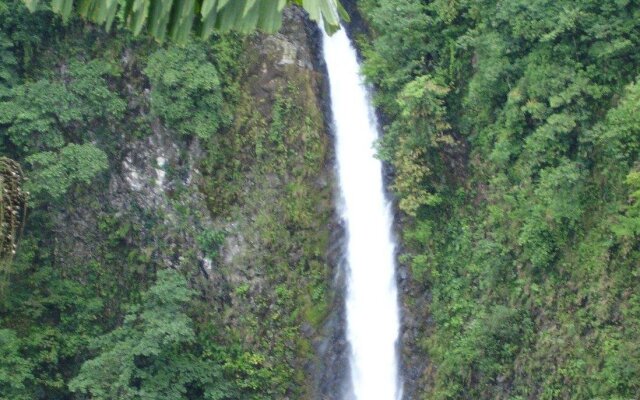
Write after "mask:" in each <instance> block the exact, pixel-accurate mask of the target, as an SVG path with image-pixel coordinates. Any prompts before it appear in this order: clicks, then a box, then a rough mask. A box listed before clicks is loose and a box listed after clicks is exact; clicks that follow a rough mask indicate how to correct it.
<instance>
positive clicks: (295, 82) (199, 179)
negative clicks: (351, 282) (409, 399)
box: [0, 0, 332, 400]
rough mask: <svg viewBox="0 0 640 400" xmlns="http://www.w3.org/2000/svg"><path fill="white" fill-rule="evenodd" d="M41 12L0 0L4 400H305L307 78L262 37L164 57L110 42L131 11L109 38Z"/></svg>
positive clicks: (311, 145)
mask: <svg viewBox="0 0 640 400" xmlns="http://www.w3.org/2000/svg"><path fill="white" fill-rule="evenodd" d="M29 3H30V4H31V5H34V4H35V3H37V2H29ZM47 3H49V2H40V4H39V5H38V11H37V12H33V13H32V12H30V11H29V10H28V9H27V7H26V6H25V5H24V2H23V1H21V0H0V178H1V179H0V189H2V191H3V194H4V195H3V197H2V202H1V203H0V218H1V219H0V222H1V223H2V227H1V228H2V243H0V246H1V247H0V260H1V264H0V360H1V361H0V399H2V400H5V399H6V400H22V399H25V400H27V399H29V400H33V399H53V400H62V399H87V398H92V399H105V400H106V399H109V400H111V399H141V398H145V399H189V400H195V399H212V400H213V399H219V400H234V399H238V400H239V399H242V400H246V399H249V400H252V399H253V400H267V399H274V398H287V397H288V398H308V397H309V396H310V395H311V391H312V388H311V384H312V383H310V382H309V380H308V379H307V378H306V376H305V371H306V370H307V369H308V368H309V366H310V365H311V364H312V362H313V357H314V349H313V347H312V345H311V342H312V340H314V339H315V338H314V336H313V335H316V334H317V333H316V332H317V329H318V328H319V326H320V325H321V324H322V322H323V320H324V318H325V316H326V311H327V306H326V304H328V303H329V301H330V299H329V293H328V291H327V284H328V282H329V281H330V280H329V271H328V268H327V266H326V261H325V251H326V249H327V247H328V246H327V240H328V236H329V232H328V228H327V227H328V226H329V223H328V221H329V219H330V218H331V217H332V214H331V202H330V200H331V196H332V190H331V184H330V182H326V183H324V184H323V185H320V184H318V180H320V179H326V178H327V174H326V173H325V172H326V170H325V168H326V167H325V165H326V163H325V158H326V151H327V148H328V146H329V143H328V140H327V139H326V138H325V135H324V126H323V118H322V114H321V111H320V106H319V104H318V99H317V92H316V90H317V89H316V86H315V85H316V84H317V82H316V79H317V76H316V75H315V74H316V73H315V72H314V71H312V70H307V69H304V68H297V67H293V66H291V68H289V66H286V67H281V66H279V65H278V61H279V60H280V57H281V56H282V54H279V53H278V51H279V49H277V48H275V49H274V48H269V49H268V51H267V50H265V49H266V46H262V45H261V44H260V43H261V41H262V40H264V36H262V35H259V34H254V35H250V36H242V35H240V34H237V33H226V34H220V33H215V34H210V37H209V39H207V40H202V41H201V40H194V41H193V42H191V43H189V44H184V45H179V46H178V45H174V44H170V43H169V44H165V45H160V44H158V43H157V42H155V41H153V40H152V39H150V38H146V37H143V35H141V36H139V37H135V33H137V32H133V33H130V32H128V31H126V30H120V29H121V28H122V27H129V28H131V27H132V25H131V23H132V22H131V21H132V19H127V18H128V17H127V12H129V11H130V10H128V9H127V10H125V9H121V10H120V11H118V13H117V14H116V16H115V19H114V25H113V29H114V30H116V29H117V32H105V31H104V29H102V28H101V27H99V26H95V25H92V24H91V23H87V22H86V21H83V20H81V19H79V18H76V17H74V14H73V13H72V14H71V15H70V16H69V17H68V20H66V21H65V20H63V18H61V17H60V16H58V15H56V14H55V13H53V12H51V11H50V10H48V8H49V7H48V4H47ZM89 3H90V2H78V1H76V2H74V3H73V6H74V7H78V8H77V9H76V11H78V12H79V13H80V14H83V15H85V16H88V18H89V19H94V20H95V19H99V18H98V17H97V16H96V15H98V14H95V15H94V14H92V13H99V12H102V11H104V10H102V9H100V10H102V11H100V10H99V7H98V8H91V7H89V8H87V9H83V8H82V7H83V6H86V5H88V4H89ZM100 3H101V4H104V5H109V4H110V5H113V6H114V7H115V5H118V4H125V2H100ZM138 3H140V4H142V3H144V2H136V4H138ZM150 3H151V2H147V3H145V4H146V5H144V7H147V8H148V7H149V4H150ZM153 3H154V4H155V3H157V2H155V1H154V2H153ZM158 3H159V2H158ZM169 3H171V2H164V3H163V4H169ZM174 3H176V4H177V3H178V2H174ZM185 3H186V2H185ZM196 3H197V4H198V7H200V5H201V4H202V5H204V4H205V3H207V4H209V5H210V4H211V2H190V4H196ZM213 3H216V2H213ZM224 3H228V4H234V5H235V4H239V3H240V2H218V5H219V7H222V8H220V10H222V11H220V12H223V11H224V12H227V11H226V8H225V7H224ZM249 3H251V5H255V9H254V8H249V7H248V8H247V9H246V10H245V11H247V18H253V15H254V12H255V11H256V10H257V9H258V8H260V7H262V9H264V7H266V5H277V6H278V7H280V8H279V10H281V9H282V7H283V6H284V4H285V2H284V1H283V2H268V4H267V2H249ZM305 3H307V2H305ZM96 4H97V2H96ZM308 4H309V5H311V6H312V7H314V4H315V5H318V7H320V6H319V4H324V3H322V2H308ZM327 4H329V3H327ZM70 5H71V2H64V1H62V2H61V1H53V2H51V7H52V8H54V9H55V10H56V11H57V12H60V13H62V14H65V13H66V11H65V10H69V9H70V8H68V7H69V6H70ZM229 7H231V6H229ZM235 11H236V12H237V11H238V10H235ZM145 12H146V11H145ZM323 12H326V10H325V11H323ZM100 15H102V14H100ZM171 15H172V17H173V16H175V15H177V13H176V14H171ZM129 17H130V15H129ZM271 17H273V18H276V15H275V14H274V15H271V16H269V18H271ZM154 18H155V17H153V18H152V17H151V16H150V17H149V19H147V20H146V21H144V20H140V21H138V22H136V23H138V24H141V25H140V26H141V27H142V28H145V27H146V28H145V29H147V30H151V24H154V23H156V22H154V21H155V20H154ZM220 18H222V17H220ZM225 18H226V17H225ZM243 18H244V17H243ZM279 18H280V14H279V12H278V13H277V21H278V23H279ZM125 20H126V21H125ZM221 21H222V20H221ZM274 21H275V20H274ZM274 21H271V22H269V23H270V24H273V23H275V22H274ZM98 22H99V23H102V22H107V23H108V21H102V20H100V21H98ZM227 22H228V21H227ZM255 22H256V21H253V23H255ZM217 23H218V22H216V24H217ZM220 23H221V22H220ZM233 23H234V24H235V23H240V22H239V21H235V22H233ZM260 23H262V22H260ZM265 23H266V22H265ZM293 23H295V24H298V25H299V26H297V27H293V29H298V30H301V31H302V32H304V26H303V25H302V23H299V22H298V21H294V22H293ZM199 24H200V22H196V23H195V24H194V26H195V27H196V30H197V29H200V28H202V27H201V26H200V25H199ZM228 27H229V28H230V27H232V26H231V25H229V26H228ZM233 27H236V28H242V27H238V26H236V25H233ZM142 28H141V29H142ZM274 28H275V25H273V26H272V27H271V28H269V29H274ZM163 29H164V28H163ZM175 29H178V28H175ZM179 29H183V28H179ZM242 29H248V27H246V26H245V28H242ZM242 29H241V30H242ZM289 29H292V28H289ZM134 31H135V29H134ZM188 31H189V32H190V28H189V30H188ZM166 34H167V35H168V36H170V37H171V38H172V39H175V40H181V38H182V36H181V35H182V33H177V31H176V32H173V31H171V29H169V32H167V33H166ZM156 39H161V37H158V35H156ZM296 40H297V39H296ZM300 40H302V39H300ZM271 53H273V54H271ZM265 57H270V59H269V61H268V62H267V64H266V65H267V67H268V68H274V69H275V68H279V69H278V70H277V71H275V72H274V73H271V72H272V71H270V73H269V74H264V75H268V76H269V78H268V79H271V81H269V82H259V81H256V80H257V79H260V77H261V74H260V73H257V74H256V73H255V71H261V70H262V68H263V63H264V62H265ZM287 68H288V69H287ZM12 160H15V161H12ZM23 175H24V177H25V178H26V179H23ZM26 191H28V192H29V194H28V203H29V209H28V215H27V217H26V222H25V215H24V212H25V207H24V203H25V201H26V198H27V194H26ZM18 237H20V240H17V238H18ZM16 243H17V248H16V247H15V245H16ZM225 246H226V247H231V248H232V249H231V250H229V249H227V250H226V251H227V253H232V255H229V254H226V253H224V252H225ZM234 246H235V247H237V249H236V248H234ZM232 250H233V251H232ZM14 251H15V255H14ZM303 326H305V327H307V329H306V330H305V332H302V327H303Z"/></svg>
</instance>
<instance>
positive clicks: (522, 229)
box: [358, 0, 640, 399]
mask: <svg viewBox="0 0 640 400" xmlns="http://www.w3.org/2000/svg"><path fill="white" fill-rule="evenodd" d="M358 4H359V7H360V10H361V12H362V13H363V15H364V17H365V19H366V20H367V21H368V23H369V27H370V29H371V36H372V41H371V42H369V41H365V40H362V41H361V43H362V47H363V52H364V55H365V59H366V61H365V72H366V75H367V77H368V78H369V80H370V81H371V82H372V83H373V84H374V85H375V86H376V87H377V89H378V90H377V93H376V102H377V104H378V105H379V107H380V109H381V110H382V111H383V113H384V114H386V121H387V122H388V123H387V126H386V127H385V136H384V139H383V140H382V143H381V145H380V152H381V155H382V157H383V158H384V159H385V160H387V161H389V162H390V163H391V164H392V165H393V167H394V170H395V178H394V180H393V182H394V183H393V188H394V189H395V193H396V195H397V197H398V200H399V201H398V204H399V207H400V209H401V210H402V211H404V213H405V218H404V221H403V232H402V237H403V240H404V244H405V246H406V247H405V249H406V253H405V254H404V255H403V256H402V260H403V262H404V263H405V265H406V266H407V267H408V268H409V269H410V271H411V282H412V283H411V287H412V291H411V295H409V296H408V297H407V298H406V299H405V300H406V304H407V306H408V307H409V308H410V309H411V310H412V311H413V313H414V314H413V315H422V316H423V317H422V318H423V320H422V321H421V322H419V323H418V325H417V326H419V329H418V331H416V332H414V333H415V334H416V337H415V338H414V341H412V342H411V343H407V344H406V345H407V350H406V351H407V353H411V352H413V353H420V356H418V358H420V359H422V360H430V361H431V363H432V365H431V366H430V367H429V368H427V369H425V371H424V375H423V377H422V378H421V380H420V382H419V383H417V384H416V386H417V387H418V389H417V390H418V392H419V393H416V394H414V395H413V396H412V398H429V399H463V398H464V399H630V398H635V397H638V395H640V384H639V382H640V342H639V341H638V338H637V332H638V329H639V327H640V296H639V294H638V290H637V288H638V287H640V274H639V273H638V265H639V263H640V250H639V248H638V240H640V237H639V236H638V233H639V231H638V225H637V224H638V221H639V220H638V216H639V214H638V195H639V193H638V188H639V185H638V183H639V179H638V177H639V174H638V168H639V165H638V162H639V161H640V160H639V158H638V155H639V154H638V149H639V148H640V147H639V146H640V120H639V119H638V118H639V117H638V116H639V115H640V114H639V113H638V110H640V98H639V97H638V93H639V92H638V90H639V83H638V79H640V53H639V52H638V48H640V4H639V3H638V2H637V1H633V0H621V1H600V0H585V1H573V0H563V1H557V0H555V1H550V0H535V1H530V0H510V1H493V0H488V1H466V0H458V1H440V0H434V1H422V0H397V1H383V0H362V1H359V2H358ZM421 299H422V300H421ZM411 357H413V358H414V359H415V358H416V356H415V354H413V355H411V354H408V355H407V359H411ZM420 396H423V397H420Z"/></svg>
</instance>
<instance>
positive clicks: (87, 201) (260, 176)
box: [16, 8, 346, 399]
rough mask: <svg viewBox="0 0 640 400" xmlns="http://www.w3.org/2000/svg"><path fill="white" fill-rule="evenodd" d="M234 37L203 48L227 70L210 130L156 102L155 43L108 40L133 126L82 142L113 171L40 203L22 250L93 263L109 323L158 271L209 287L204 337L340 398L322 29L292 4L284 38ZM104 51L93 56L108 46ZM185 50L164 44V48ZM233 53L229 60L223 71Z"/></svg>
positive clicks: (299, 393) (77, 270) (274, 387)
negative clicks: (197, 131) (151, 63)
mask: <svg viewBox="0 0 640 400" xmlns="http://www.w3.org/2000/svg"><path fill="white" fill-rule="evenodd" d="M70 29H76V31H73V32H71V31H70V32H67V33H65V34H62V35H61V37H64V36H65V35H69V36H73V35H78V34H79V33H80V32H82V34H85V35H94V36H96V37H98V39H97V41H98V42H100V41H103V42H102V43H109V40H111V39H109V38H108V36H102V35H103V34H102V33H101V32H99V31H98V32H96V31H95V30H94V29H95V28H92V27H88V28H87V27H84V28H83V27H78V26H76V27H75V28H70ZM61 40H62V39H61ZM65 40H66V39H65ZM230 41H231V42H233V43H235V44H234V46H236V47H235V50H233V51H230V54H225V53H221V54H219V53H216V51H217V50H216V49H219V48H222V47H217V48H216V47H215V46H214V48H213V49H209V50H207V51H208V52H210V55H209V56H210V57H212V59H216V58H217V59H223V60H222V61H216V62H214V64H215V65H216V67H217V68H218V72H220V73H221V74H225V73H228V74H231V75H233V77H232V78H229V77H228V76H222V77H221V80H222V81H223V83H222V87H223V88H224V89H223V92H224V95H225V96H226V97H225V102H226V103H225V104H224V105H223V106H222V107H223V108H225V107H226V112H227V113H228V115H229V116H230V118H229V120H228V121H227V122H226V123H224V127H223V128H221V129H219V130H218V131H217V132H216V133H215V134H214V136H212V137H209V138H202V137H199V136H198V135H193V134H189V133H187V132H184V131H180V126H182V125H180V124H183V125H184V124H186V123H187V122H189V121H187V122H184V121H182V122H180V123H171V121H169V119H168V117H167V116H166V115H164V116H163V115H162V114H158V113H156V112H155V111H154V109H153V106H150V104H151V105H153V101H154V100H157V98H158V97H155V98H154V96H159V95H158V94H157V93H159V91H158V88H157V87H155V86H154V82H155V81H154V79H151V78H150V77H149V75H150V74H151V72H149V71H150V69H148V67H147V65H146V63H147V59H148V57H149V54H153V53H154V52H155V51H156V50H155V47H154V46H155V45H154V44H151V43H149V42H145V41H142V42H140V41H129V42H125V43H124V44H121V45H117V46H114V48H110V49H109V51H112V52H113V53H115V54H117V58H118V60H117V62H116V63H117V64H118V65H119V68H121V73H120V75H119V76H117V77H113V78H112V80H111V82H110V85H111V88H112V90H115V91H118V93H119V94H120V96H121V97H123V98H124V99H125V100H126V103H127V110H126V113H127V115H126V116H125V117H123V118H124V121H125V122H124V123H123V124H122V125H118V127H119V128H120V129H121V131H120V132H119V134H118V136H115V137H113V138H111V139H112V141H109V140H105V139H104V138H100V137H99V136H97V137H94V138H91V137H87V138H83V140H94V143H96V145H97V146H98V147H99V148H101V149H103V150H104V151H105V152H106V153H107V154H108V155H109V167H108V169H107V170H106V171H105V172H104V173H103V174H101V175H100V176H99V177H98V178H96V180H94V181H93V182H92V184H91V185H78V186H77V187H74V188H73V189H72V190H71V192H69V193H68V194H67V195H66V196H65V198H64V201H62V202H58V203H51V204H47V203H41V204H39V205H36V206H34V207H35V209H34V210H33V212H32V214H33V216H32V217H30V219H29V221H28V224H27V227H26V230H25V239H24V243H25V244H24V246H23V250H24V251H25V252H27V251H28V252H32V251H33V252H35V253H36V254H37V255H36V256H32V255H26V253H25V254H19V255H18V260H17V261H18V264H19V265H22V263H25V265H26V264H29V265H31V267H29V268H35V269H37V268H40V267H41V266H42V265H44V263H45V261H38V260H44V259H46V264H47V265H50V266H51V267H52V268H53V269H54V270H58V271H62V272H61V273H62V274H63V275H64V274H68V275H70V276H73V279H79V280H80V281H83V280H86V279H89V278H88V277H90V276H92V275H91V274H93V272H92V271H93V270H89V269H88V268H94V269H97V270H98V271H100V272H99V273H100V274H101V276H103V277H104V278H102V279H104V280H105V282H109V287H108V288H107V287H105V288H104V290H105V291H110V293H111V294H110V295H109V299H108V300H107V301H106V302H107V306H106V311H105V312H106V315H110V316H111V317H112V318H113V319H112V320H104V321H101V324H104V325H106V326H108V327H114V326H117V325H119V324H120V323H121V321H122V308H123V307H125V304H127V303H129V302H135V301H136V299H135V296H136V293H137V291H138V290H140V288H144V287H148V286H149V285H150V282H152V281H153V276H154V275H155V272H156V271H157V270H160V269H166V268H170V269H174V270H178V271H181V272H182V273H183V274H184V275H186V276H187V277H188V279H189V281H190V283H191V286H192V287H194V288H197V289H198V291H199V292H200V299H199V304H198V305H197V306H194V308H195V309H196V311H197V312H200V314H199V315H198V314H197V312H196V315H195V318H196V320H197V322H198V323H203V324H205V323H206V325H207V326H213V327H214V329H213V332H212V333H211V334H210V340H211V341H214V342H216V343H220V345H221V346H230V347H231V348H239V349H240V350H239V351H240V352H241V353H243V354H247V355H248V356H247V357H248V359H249V360H251V361H249V362H250V363H253V364H252V366H253V367H255V369H256V370H258V371H267V372H264V376H266V377H267V378H265V379H266V382H267V386H268V387H260V388H253V387H250V388H247V390H249V391H255V392H260V393H262V396H267V397H268V398H282V399H286V398H290V399H304V398H322V399H331V398H334V397H333V396H335V395H336V393H338V392H339V390H340V385H341V383H342V381H341V379H340V377H341V376H343V373H344V371H345V370H346V369H345V365H346V361H345V359H344V355H345V354H346V353H345V351H344V349H345V346H346V345H345V343H344V340H343V337H344V335H343V333H342V331H341V329H342V326H343V324H342V315H341V312H342V308H343V307H342V298H341V293H342V283H341V282H342V278H341V277H340V275H339V268H338V265H339V263H340V255H341V247H340V246H341V236H342V227H341V226H340V223H339V221H338V219H337V217H336V213H335V210H334V196H335V177H334V169H333V143H332V138H331V135H330V133H329V129H328V127H327V124H326V122H325V121H326V120H327V119H326V118H327V116H328V110H327V108H326V104H325V99H326V88H325V85H326V82H325V81H324V79H325V78H324V70H323V65H322V62H321V60H320V59H319V58H318V57H319V54H321V53H320V51H319V49H318V46H319V43H320V41H319V31H318V29H317V27H315V26H314V25H311V24H310V23H309V22H308V21H307V19H306V17H305V15H304V14H303V12H302V11H300V10H299V9H297V8H291V9H288V10H286V11H285V20H284V23H283V28H282V30H281V32H279V33H278V34H275V35H271V36H267V35H262V34H253V35H250V36H248V37H235V36H234V37H233V38H232V39H230ZM94 46H96V47H98V50H95V49H93V51H94V53H93V56H95V57H98V58H100V57H104V56H105V54H104V53H100V52H101V51H103V50H101V49H100V48H99V45H95V44H94ZM107 47H108V46H107ZM232 47H233V46H232ZM201 48H206V46H205V47H201ZM225 49H227V48H225ZM163 51H165V50H163ZM182 51H183V50H180V49H176V48H173V47H171V46H168V47H167V49H166V53H164V54H165V55H164V56H163V57H165V56H166V57H167V58H168V57H173V56H176V57H184V56H183V55H182V54H183V53H181V52H182ZM184 51H186V52H188V51H190V50H188V49H187V50H184ZM95 52H97V53H95ZM51 53H53V52H51ZM96 54H97V55H96ZM176 54H177V55H176ZM51 57H57V56H56V55H55V54H54V55H52V56H51ZM60 57H63V56H60ZM90 57H91V56H90ZM224 57H228V58H230V60H226V61H225V60H224ZM42 62H45V61H44V60H43V61H42ZM169 63H170V61H169V60H168V59H167V66H166V70H170V69H171V66H170V64H169ZM226 64H228V65H234V68H231V69H230V70H229V71H223V70H221V69H222V68H223V66H224V65H226ZM167 79H168V78H167V76H166V75H165V76H163V77H161V80H160V81H159V82H161V83H162V84H166V80H167ZM156 80H157V79H156ZM193 101H194V103H197V101H198V99H194V100H193ZM198 112H202V111H198ZM205 112H206V110H205ZM183 118H185V119H186V120H196V119H198V118H200V116H199V114H198V115H196V114H194V115H185V116H184V117H183ZM130 121H134V122H131V123H130V124H129V123H128V122H130ZM140 121H142V122H140ZM131 127H133V128H131ZM128 128H131V130H130V131H127V129H128ZM134 128H135V129H139V132H138V131H134ZM97 130H99V129H97ZM34 249H35V250H34ZM45 254H46V257H45V256H44V255H45ZM89 266H91V267H89ZM65 271H67V272H65ZM16 318H20V317H19V316H18V315H17V314H16ZM107 329H108V328H107ZM242 357H243V356H242ZM81 359H82V356H78V358H76V361H75V362H76V363H79V362H81ZM78 367H79V364H78V365H76V366H73V367H70V369H71V370H77V368H78ZM238 379H245V378H238ZM247 379H249V378H247ZM243 382H244V381H243ZM60 390H64V389H60ZM251 393H253V392H251ZM255 396H258V395H255ZM248 398H249V397H248ZM250 398H254V397H250ZM255 398H263V397H255Z"/></svg>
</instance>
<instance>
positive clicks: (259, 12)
mask: <svg viewBox="0 0 640 400" xmlns="http://www.w3.org/2000/svg"><path fill="white" fill-rule="evenodd" d="M23 2H24V3H25V5H26V6H27V7H28V8H29V10H31V11H35V10H36V8H37V7H38V4H39V3H40V1H39V0H23ZM50 4H51V9H52V10H53V11H54V12H56V13H58V14H60V15H61V16H62V18H63V19H64V20H67V19H68V18H69V17H71V15H73V14H74V13H75V14H78V15H80V16H81V17H83V18H85V19H88V20H90V21H93V22H95V23H97V24H101V25H104V26H105V27H106V28H107V29H109V28H110V27H111V25H112V24H113V22H114V20H115V18H116V15H121V16H122V20H123V23H124V25H125V26H126V27H127V28H129V29H130V30H131V31H133V33H134V34H136V35H137V34H139V33H141V32H142V31H143V30H146V31H147V32H148V33H149V34H150V35H151V36H153V37H154V38H156V39H157V40H159V41H164V40H165V39H166V38H167V37H169V38H170V39H171V40H174V41H177V42H181V43H184V42H185V41H186V40H187V39H188V38H189V36H190V35H191V33H192V32H196V33H197V34H198V35H199V36H201V37H203V38H207V37H208V36H209V35H211V33H212V32H213V31H214V30H216V29H217V30H220V31H229V30H235V31H239V32H250V31H253V30H256V29H259V30H263V31H266V32H275V31H277V30H278V29H279V28H280V26H281V24H282V10H283V9H284V7H285V6H286V5H287V4H298V5H300V6H302V7H303V8H304V9H305V10H306V11H307V12H308V13H309V16H310V18H311V19H312V20H314V21H317V22H319V23H324V26H325V30H327V31H328V32H330V33H331V32H334V31H335V30H337V29H339V27H340V19H341V18H342V19H344V20H348V15H347V13H346V12H345V11H344V8H343V7H342V5H341V4H340V2H339V1H338V0H233V1H231V0H76V1H75V2H74V0H50Z"/></svg>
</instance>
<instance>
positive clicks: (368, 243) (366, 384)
mask: <svg viewBox="0 0 640 400" xmlns="http://www.w3.org/2000/svg"><path fill="white" fill-rule="evenodd" d="M324 58H325V62H326V64H327V70H328V73H329V84H330V91H331V107H332V111H333V117H334V128H335V135H336V155H337V164H338V165H337V168H338V177H339V182H340V188H341V200H342V204H341V205H340V211H341V214H342V218H343V219H344V220H345V222H346V226H347V237H348V245H347V261H348V278H347V279H348V283H347V287H348V293H347V299H346V307H347V309H346V316H347V339H348V341H349V344H350V347H351V354H350V369H351V383H352V385H351V387H352V393H349V394H348V395H347V397H346V398H347V399H353V398H355V399H356V400H397V399H400V397H401V396H402V393H401V387H400V384H399V377H398V356H397V354H396V342H397V340H398V331H399V326H400V317H399V309H398V294H397V287H396V279H395V255H394V252H395V244H394V239H393V236H392V221H393V220H392V218H393V217H392V210H391V204H390V202H389V200H388V199H387V198H386V196H385V191H384V183H383V179H382V164H381V162H380V161H379V160H378V159H377V158H375V151H374V149H373V145H374V143H375V141H376V139H377V138H378V134H379V129H378V123H377V120H376V116H375V112H374V109H373V106H372V105H371V102H370V99H369V93H368V91H367V88H366V86H365V85H364V83H363V80H362V77H361V75H360V65H359V64H358V59H357V56H356V51H355V50H354V48H353V46H352V45H351V42H350V41H349V38H348V37H347V35H346V32H345V29H344V28H343V29H341V30H340V31H338V32H337V33H335V34H334V35H333V36H331V37H329V36H327V35H326V34H325V35H324Z"/></svg>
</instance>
